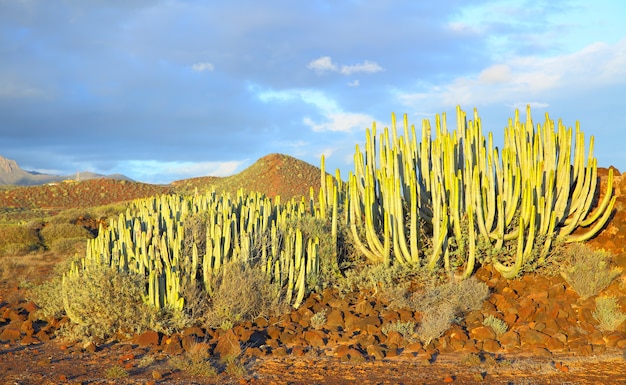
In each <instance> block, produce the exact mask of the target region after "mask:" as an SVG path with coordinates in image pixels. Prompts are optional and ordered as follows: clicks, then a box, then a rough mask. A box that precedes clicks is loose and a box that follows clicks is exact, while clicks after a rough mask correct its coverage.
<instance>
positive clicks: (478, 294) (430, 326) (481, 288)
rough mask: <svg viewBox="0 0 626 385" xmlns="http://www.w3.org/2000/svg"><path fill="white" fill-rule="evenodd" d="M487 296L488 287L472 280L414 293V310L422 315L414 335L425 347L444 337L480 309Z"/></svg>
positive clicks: (428, 288)
mask: <svg viewBox="0 0 626 385" xmlns="http://www.w3.org/2000/svg"><path fill="white" fill-rule="evenodd" d="M488 295H489V287H488V286H487V285H486V284H485V283H484V282H481V281H479V280H478V279H476V278H475V277H470V278H468V279H465V280H461V281H456V280H451V281H449V282H447V283H445V284H443V285H439V286H435V287H426V288H425V290H424V291H423V292H422V293H415V294H414V295H413V297H412V301H413V303H414V306H415V309H416V310H417V311H420V312H422V313H424V316H423V318H422V322H421V324H420V325H419V327H418V330H417V334H418V335H419V337H420V339H421V340H422V341H423V342H424V343H425V344H426V345H428V344H429V343H430V342H431V341H432V340H433V339H435V338H438V337H440V336H441V335H443V333H444V332H445V331H446V330H448V329H449V328H450V326H452V324H453V323H454V322H456V321H457V318H458V317H459V316H462V315H463V314H464V313H466V312H469V311H472V310H476V309H480V308H481V307H482V304H483V302H484V301H485V299H486V298H487V296H488Z"/></svg>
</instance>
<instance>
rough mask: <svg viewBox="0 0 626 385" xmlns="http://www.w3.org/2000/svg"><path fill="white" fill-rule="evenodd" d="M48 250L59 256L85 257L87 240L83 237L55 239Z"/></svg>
mask: <svg viewBox="0 0 626 385" xmlns="http://www.w3.org/2000/svg"><path fill="white" fill-rule="evenodd" d="M48 248H49V249H50V251H52V252H53V253H55V254H57V255H66V256H73V255H76V254H78V255H84V254H85V253H86V252H87V240H86V239H85V238H82V237H79V238H62V239H55V240H54V241H53V242H52V244H50V245H48Z"/></svg>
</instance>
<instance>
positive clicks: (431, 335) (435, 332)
mask: <svg viewBox="0 0 626 385" xmlns="http://www.w3.org/2000/svg"><path fill="white" fill-rule="evenodd" d="M455 318H456V309H455V307H454V306H453V305H452V304H451V303H449V302H443V303H441V304H439V305H437V306H435V307H434V308H432V309H430V311H428V312H426V313H424V316H423V318H422V322H421V323H420V325H419V327H418V328H417V335H418V336H419V338H420V339H421V340H422V341H423V342H424V345H428V344H430V342H431V341H432V340H434V339H435V338H439V337H441V336H442V335H443V333H445V331H446V330H448V329H450V326H452V324H453V322H454V320H455Z"/></svg>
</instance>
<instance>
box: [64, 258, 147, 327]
mask: <svg viewBox="0 0 626 385" xmlns="http://www.w3.org/2000/svg"><path fill="white" fill-rule="evenodd" d="M145 284H146V283H145V279H144V278H142V277H140V276H138V275H136V274H127V273H120V272H117V271H114V270H113V269H111V268H106V267H97V268H93V269H90V270H89V271H85V272H82V273H81V274H78V275H76V276H72V277H70V276H66V277H64V282H63V283H62V285H61V288H62V290H61V297H62V299H63V307H64V310H65V313H66V314H67V315H68V317H69V318H70V320H71V321H72V323H73V324H75V325H76V326H78V327H79V329H80V330H81V331H82V332H83V333H84V334H85V335H86V336H87V337H91V336H93V337H99V338H107V337H109V336H111V335H113V334H115V333H118V332H123V333H124V332H125V333H134V332H141V331H143V330H146V329H148V328H153V326H155V325H156V324H157V322H158V321H157V319H158V315H157V312H156V310H155V309H154V308H152V307H150V306H148V305H147V304H145V303H144V301H143V291H144V285H145ZM70 335H71V333H70ZM74 335H76V333H74Z"/></svg>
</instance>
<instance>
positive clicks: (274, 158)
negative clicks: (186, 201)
mask: <svg viewBox="0 0 626 385" xmlns="http://www.w3.org/2000/svg"><path fill="white" fill-rule="evenodd" d="M320 172H321V170H320V169H319V167H316V166H313V165H311V164H309V163H307V162H304V161H302V160H300V159H296V158H294V157H292V156H289V155H284V154H270V155H266V156H264V157H262V158H260V159H259V160H257V161H256V162H255V163H254V164H253V165H252V166H250V167H248V168H246V169H245V170H243V171H241V172H240V173H238V174H235V175H232V176H228V177H214V176H207V177H199V178H191V179H184V180H180V181H175V182H172V185H173V186H174V187H175V188H176V190H177V191H181V192H191V191H193V190H194V189H195V188H198V190H199V191H205V190H208V189H211V188H215V190H216V191H226V192H229V193H231V194H235V193H236V192H237V190H238V189H240V188H243V189H244V190H247V191H260V192H262V193H263V194H265V195H266V196H268V197H270V198H274V197H275V196H277V195H280V197H281V199H283V201H285V200H289V199H291V198H293V197H295V198H300V197H302V196H304V197H308V196H309V190H310V188H311V187H313V189H314V190H315V191H316V192H317V191H318V190H319V188H320Z"/></svg>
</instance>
